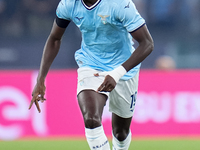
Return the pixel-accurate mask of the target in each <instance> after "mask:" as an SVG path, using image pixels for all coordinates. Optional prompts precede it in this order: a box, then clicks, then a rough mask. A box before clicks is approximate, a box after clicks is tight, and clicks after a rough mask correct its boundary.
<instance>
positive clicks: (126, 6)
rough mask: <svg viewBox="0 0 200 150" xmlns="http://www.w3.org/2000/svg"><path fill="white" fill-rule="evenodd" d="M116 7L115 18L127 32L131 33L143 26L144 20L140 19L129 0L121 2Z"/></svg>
mask: <svg viewBox="0 0 200 150" xmlns="http://www.w3.org/2000/svg"><path fill="white" fill-rule="evenodd" d="M118 7H119V8H118V12H117V18H118V19H119V20H120V22H122V24H123V26H124V27H125V28H126V29H127V31H128V32H133V31H135V30H137V29H139V28H140V27H141V26H143V25H144V24H145V20H144V19H143V18H142V17H141V15H140V14H139V12H138V10H137V9H136V7H135V4H134V3H133V2H132V1H131V0H123V2H122V3H121V4H120V5H118Z"/></svg>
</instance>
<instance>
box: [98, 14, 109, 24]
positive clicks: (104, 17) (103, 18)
mask: <svg viewBox="0 0 200 150" xmlns="http://www.w3.org/2000/svg"><path fill="white" fill-rule="evenodd" d="M98 16H99V17H101V22H102V23H103V24H106V23H107V21H106V18H108V17H109V15H98Z"/></svg>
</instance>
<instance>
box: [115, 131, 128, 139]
mask: <svg viewBox="0 0 200 150" xmlns="http://www.w3.org/2000/svg"><path fill="white" fill-rule="evenodd" d="M113 134H114V136H115V138H116V139H117V140H118V141H124V140H125V139H126V137H127V136H128V132H126V131H125V130H121V131H115V132H113Z"/></svg>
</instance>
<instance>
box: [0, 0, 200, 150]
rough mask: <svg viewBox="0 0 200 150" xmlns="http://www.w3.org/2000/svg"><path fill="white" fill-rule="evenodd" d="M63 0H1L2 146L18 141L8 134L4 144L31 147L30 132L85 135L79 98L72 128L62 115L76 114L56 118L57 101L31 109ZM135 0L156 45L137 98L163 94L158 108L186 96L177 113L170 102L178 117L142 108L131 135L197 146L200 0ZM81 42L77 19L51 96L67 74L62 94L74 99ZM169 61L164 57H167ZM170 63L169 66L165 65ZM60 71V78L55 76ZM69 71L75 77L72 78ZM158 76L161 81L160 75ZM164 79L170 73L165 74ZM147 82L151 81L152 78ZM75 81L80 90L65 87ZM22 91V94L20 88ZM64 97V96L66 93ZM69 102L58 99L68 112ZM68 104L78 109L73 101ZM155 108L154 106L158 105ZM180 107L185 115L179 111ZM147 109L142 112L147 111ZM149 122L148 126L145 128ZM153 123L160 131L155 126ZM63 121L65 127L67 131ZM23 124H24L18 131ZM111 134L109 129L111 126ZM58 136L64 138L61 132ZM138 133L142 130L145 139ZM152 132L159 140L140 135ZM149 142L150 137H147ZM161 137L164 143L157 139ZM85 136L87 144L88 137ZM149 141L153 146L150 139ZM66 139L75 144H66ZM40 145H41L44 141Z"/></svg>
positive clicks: (145, 142) (55, 66) (64, 47)
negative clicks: (40, 110)
mask: <svg viewBox="0 0 200 150" xmlns="http://www.w3.org/2000/svg"><path fill="white" fill-rule="evenodd" d="M58 2H59V0H17V1H14V0H0V149H1V147H3V146H5V147H3V149H5V150H7V149H9V150H10V149H14V148H10V147H9V146H10V145H12V144H10V143H8V142H6V144H7V145H6V144H5V143H3V141H4V140H11V141H12V140H14V141H15V140H18V139H19V140H20V139H21V138H22V139H23V140H22V144H19V143H17V144H16V145H20V149H23V148H24V149H30V145H29V143H28V145H29V147H28V146H25V145H24V144H25V143H27V140H28V141H29V139H30V137H33V138H34V140H37V138H48V137H51V138H52V136H53V137H54V136H55V138H53V139H57V140H59V138H60V137H64V138H65V137H68V139H69V138H70V137H74V136H75V137H76V136H78V137H79V136H82V137H84V135H83V134H82V133H83V123H82V120H81V117H80V112H79V110H78V106H77V105H76V103H75V104H73V107H74V106H75V107H74V112H75V111H76V112H78V114H75V116H76V115H77V118H78V119H75V120H74V122H73V123H74V124H78V125H77V128H78V127H79V129H77V130H78V131H77V130H71V128H73V126H74V124H72V125H71V126H69V128H70V127H71V128H70V129H69V130H67V129H64V125H63V126H59V125H58V124H59V123H60V124H62V123H63V122H64V123H66V124H69V123H68V122H69V121H68V120H70V119H71V120H73V119H74V118H73V116H72V115H70V116H68V118H65V121H63V122H62V121H60V122H59V121H58V123H57V122H54V121H55V120H53V119H58V117H57V116H59V115H60V116H61V117H66V116H65V115H63V112H60V113H58V112H57V111H58V109H55V107H53V106H52V105H55V104H51V103H50V102H48V104H47V105H45V106H44V107H43V106H42V107H43V110H44V111H43V113H42V115H40V117H38V114H37V112H35V111H31V113H29V112H27V109H26V108H27V106H28V104H29V102H30V99H31V91H32V88H33V85H34V82H35V77H36V75H37V70H38V69H39V65H40V59H41V56H42V50H43V46H44V44H45V41H46V39H47V37H48V35H49V32H50V30H51V26H52V23H53V20H54V18H55V10H56V7H57V4H58ZM133 2H134V3H135V4H136V6H137V8H138V10H139V12H140V14H141V15H142V16H143V17H144V18H145V20H146V23H147V25H148V28H149V30H150V32H151V34H152V36H153V39H154V42H155V49H154V51H153V53H152V54H151V55H150V56H149V57H148V58H147V59H146V60H145V61H144V62H143V63H142V69H141V75H142V76H141V80H143V79H144V80H145V83H144V82H143V81H141V82H142V83H141V86H140V90H141V95H140V96H139V98H140V99H141V102H145V103H146V102H148V104H151V101H149V100H148V98H146V99H147V100H144V97H145V96H147V97H151V98H152V99H157V100H158V101H159V102H157V103H156V105H158V106H157V107H158V108H162V104H163V105H165V104H168V103H165V102H164V100H165V99H167V100H169V101H170V102H171V101H172V103H173V104H171V105H170V104H169V105H170V106H172V105H173V106H174V102H173V101H176V102H177V101H180V103H178V102H177V104H180V108H179V105H178V106H176V107H177V108H176V111H177V113H174V112H173V110H172V109H169V112H168V113H170V114H174V115H175V117H174V118H175V119H174V120H173V115H170V117H169V118H168V120H167V121H166V120H165V122H164V121H163V120H162V118H165V117H166V116H165V115H166V114H167V113H163V112H164V111H160V113H159V111H157V112H158V114H160V116H158V115H157V118H156V117H152V116H151V117H149V116H148V117H149V118H148V117H146V118H145V117H144V116H145V115H144V114H143V113H142V112H140V111H137V112H136V119H135V120H133V124H134V125H133V127H134V126H135V127H136V128H137V129H138V132H134V131H133V136H134V134H135V135H137V136H136V137H135V138H134V139H133V140H135V144H136V148H137V149H138V150H139V148H140V146H141V147H143V149H147V148H148V149H150V150H157V149H163V150H164V149H171V150H172V149H173V148H174V149H176V150H177V149H189V148H191V149H198V147H197V148H195V146H196V145H197V143H198V142H200V140H199V139H200V129H199V126H200V71H199V69H200V17H199V14H200V0H133ZM80 42H81V35H80V32H79V30H78V29H77V27H76V26H75V25H74V24H73V23H71V24H70V26H69V28H68V29H67V30H66V33H65V35H64V38H63V42H62V45H61V49H60V52H59V54H58V56H57V57H56V59H55V61H54V63H53V65H52V69H56V70H57V71H58V73H57V71H52V72H51V73H50V75H49V81H48V82H47V86H48V87H47V89H48V88H49V89H48V91H49V93H50V94H49V95H48V94H47V98H49V99H50V97H52V95H51V93H54V94H55V95H56V94H57V95H60V93H58V91H57V92H55V91H56V90H58V88H60V85H62V86H63V83H65V82H66V85H68V86H66V87H65V86H64V87H65V88H64V89H63V91H62V90H61V92H63V93H64V94H63V95H64V96H66V99H67V98H68V94H69V93H70V94H72V96H71V97H70V99H72V101H74V99H76V95H75V92H76V91H75V89H76V83H75V82H76V71H75V69H77V65H76V63H75V60H74V52H75V51H76V50H77V49H79V47H80ZM163 56H167V58H170V59H167V62H165V60H164V59H162V58H166V57H163ZM163 62H164V65H162V63H163ZM166 64H168V66H165V65H166ZM163 67H164V68H167V67H169V68H170V69H173V71H172V72H171V71H170V73H169V72H164V73H163V72H162V71H161V72H159V71H158V70H160V69H163ZM145 74H149V76H152V78H153V76H155V75H156V76H155V78H153V79H152V78H151V79H152V80H153V81H154V80H155V81H154V82H153V81H152V82H148V79H149V78H148V76H147V77H146V76H145ZM66 77H68V78H69V80H68V79H66ZM179 77H180V79H179ZM57 78H60V79H62V80H57ZM71 79H72V81H70V80H71ZM157 79H159V81H157V83H155V82H156V80H157ZM162 80H165V82H163V81H162ZM191 80H192V81H191ZM154 83H155V84H158V83H160V85H159V86H160V87H162V88H161V90H160V89H159V86H157V88H155V86H154ZM168 83H169V84H168ZM146 84H148V85H146ZM149 84H152V86H150V85H149ZM50 86H54V89H50ZM71 86H72V87H71ZM70 88H71V89H72V90H74V91H68V93H66V91H65V90H66V89H67V90H69V89H70ZM152 91H153V94H152ZM139 92H140V91H139ZM19 93H22V94H21V95H20V94H19ZM155 93H156V94H157V97H156V96H155V95H156V94H155ZM163 93H164V94H163ZM166 93H167V96H166ZM177 93H178V94H177ZM180 93H181V94H180ZM6 94H7V95H9V96H7V95H6ZM73 94H74V95H73ZM163 95H164V96H163ZM174 95H175V96H174ZM177 95H178V96H177ZM16 96H18V98H16ZM55 97H56V96H55ZM55 97H54V98H55ZM60 97H63V96H62V95H61V96H60ZM155 97H156V98H155ZM169 97H172V98H169ZM177 97H179V98H177ZM188 97H189V98H188ZM191 97H192V98H191ZM15 98H16V99H15ZM139 98H138V99H139ZM190 98H191V99H190ZM20 99H23V101H20ZM52 99H53V98H52ZM140 99H139V100H140ZM174 99H178V100H174ZM53 100H54V99H53ZM53 100H52V101H53ZM139 100H138V101H139ZM49 101H50V100H49ZM160 101H161V102H160ZM189 101H192V103H190V104H189ZM162 102H163V103H162ZM22 103H24V105H23V104H22ZM65 103H66V102H64V100H63V101H61V102H60V103H59V104H56V107H57V108H59V109H60V110H62V111H64V113H66V114H67V113H68V114H71V113H70V112H68V111H66V112H65V109H68V108H66V107H67V106H69V105H70V104H69V103H70V102H68V103H66V104H65ZM63 104H65V107H61V106H60V105H63ZM138 105H139V108H144V106H143V104H141V103H139V104H138ZM183 105H184V106H183ZM149 106H152V108H150V109H149V111H150V112H151V113H152V112H153V111H152V110H154V109H155V108H154V106H155V105H153V104H152V105H149ZM167 106H168V105H167ZM8 107H9V108H8ZM186 107H190V108H187V111H185V110H186V109H182V108H186ZM139 108H138V109H139ZM165 108H166V109H167V107H164V108H163V109H161V110H164V109H165ZM170 108H171V107H170ZM52 109H53V110H52ZM70 110H71V111H72V109H70ZM158 110H159V109H158ZM189 110H195V111H189ZM52 111H53V112H57V114H56V115H55V114H53V113H52ZM166 112H167V111H166ZM154 113H156V112H155V111H154ZM18 114H19V115H18ZM48 114H51V115H52V118H53V119H50V118H51V117H49V116H48ZM177 114H178V115H177ZM162 115H164V116H162ZM181 115H182V118H181V117H180V116H181ZM177 116H179V117H177ZM184 116H185V117H184ZM104 117H105V120H104V124H105V128H108V129H110V125H109V123H110V122H109V121H108V122H107V118H109V115H108V116H107V114H105V116H104ZM137 117H138V118H137ZM142 117H143V119H144V120H142V119H141V118H142ZM30 118H31V119H30ZM36 118H37V119H36ZM38 118H39V119H38ZM44 118H45V119H46V120H45V121H44V120H43V119H44ZM177 118H178V119H177ZM185 118H186V119H185ZM188 118H189V119H188ZM145 119H146V120H145ZM159 119H160V120H159ZM60 120H62V119H60ZM56 121H57V120H56ZM38 122H40V123H38ZM80 122H81V123H80ZM149 125H150V128H147V126H149ZM153 126H154V129H156V128H157V129H158V131H151V130H152V128H151V127H153ZM60 127H61V128H60ZM47 128H48V130H47ZM59 128H60V129H63V130H64V131H63V133H62V131H60V130H59ZM140 128H143V129H144V130H142V129H140ZM170 129H172V130H170ZM173 129H174V130H173ZM17 130H19V132H15V131H17ZM140 131H141V133H140ZM142 131H143V132H142ZM80 133H81V135H80ZM108 134H110V132H109V131H108ZM73 135H74V136H73ZM57 136H58V137H59V138H56V137H57ZM137 137H140V138H139V140H138V139H137ZM141 137H142V138H141ZM149 137H150V139H151V137H156V138H155V139H154V140H153V141H151V140H150V142H149V140H142V139H146V138H147V139H149ZM159 137H162V138H163V137H167V139H168V140H169V139H171V141H168V140H166V143H163V141H162V142H161V141H160V140H158V138H159ZM174 138H175V139H180V140H181V139H183V140H181V141H182V143H181V142H179V141H178V140H173V139H174ZM26 139H27V140H26ZM164 139H165V138H164ZM187 139H189V140H187ZM1 140H2V141H1ZM14 141H13V142H14ZM31 141H32V140H31ZM172 141H173V142H172ZM191 141H192V142H191ZM60 142H62V140H60ZM23 143H24V144H23ZM149 143H151V144H152V145H149ZM159 143H163V144H161V146H159ZM171 143H173V144H174V145H173V144H172V145H173V148H172V147H169V148H168V147H167V145H168V146H170V144H171ZM84 144H86V142H85V141H84ZM137 144H138V145H137ZM14 145H15V144H14ZM47 145H49V143H47ZM133 145H134V142H133ZM144 145H146V146H147V147H144ZM156 145H157V147H156ZM181 145H182V146H181ZM64 147H66V149H70V148H67V146H64ZM86 147H87V146H86ZM44 148H45V147H44ZM46 148H47V147H46ZM133 148H134V147H133ZM37 149H38V150H39V149H40V148H37ZM41 149H42V148H41ZM60 149H62V148H60ZM71 149H81V148H80V147H79V148H77V147H76V148H71ZM141 149H142V148H141ZM15 150H16V149H15Z"/></svg>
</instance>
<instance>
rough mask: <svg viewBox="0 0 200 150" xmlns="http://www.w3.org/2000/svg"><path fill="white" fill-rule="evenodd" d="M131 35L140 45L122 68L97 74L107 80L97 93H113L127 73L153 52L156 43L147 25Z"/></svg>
mask: <svg viewBox="0 0 200 150" xmlns="http://www.w3.org/2000/svg"><path fill="white" fill-rule="evenodd" d="M130 34H131V35H132V37H133V38H134V39H135V40H136V41H137V42H138V43H139V46H138V47H137V48H136V50H135V51H134V52H133V53H132V55H131V56H130V57H129V59H127V60H126V61H125V62H124V63H123V64H122V65H121V66H119V67H117V68H116V69H114V70H112V71H109V72H102V73H98V74H95V76H99V75H100V74H101V75H105V80H104V82H103V83H102V84H101V85H100V86H99V88H98V89H97V91H107V92H111V91H112V90H113V89H114V88H115V86H116V84H117V82H118V81H119V79H120V78H121V77H122V76H123V75H124V74H126V72H128V71H129V70H131V69H132V68H134V67H135V66H137V65H138V64H139V63H141V62H142V61H143V60H144V59H145V58H146V57H147V56H148V55H149V54H150V53H151V52H152V51H153V48H154V42H153V39H152V37H151V35H150V33H149V31H148V29H147V26H146V25H145V24H144V25H142V26H141V27H140V28H139V29H137V30H135V31H133V32H131V33H130Z"/></svg>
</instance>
